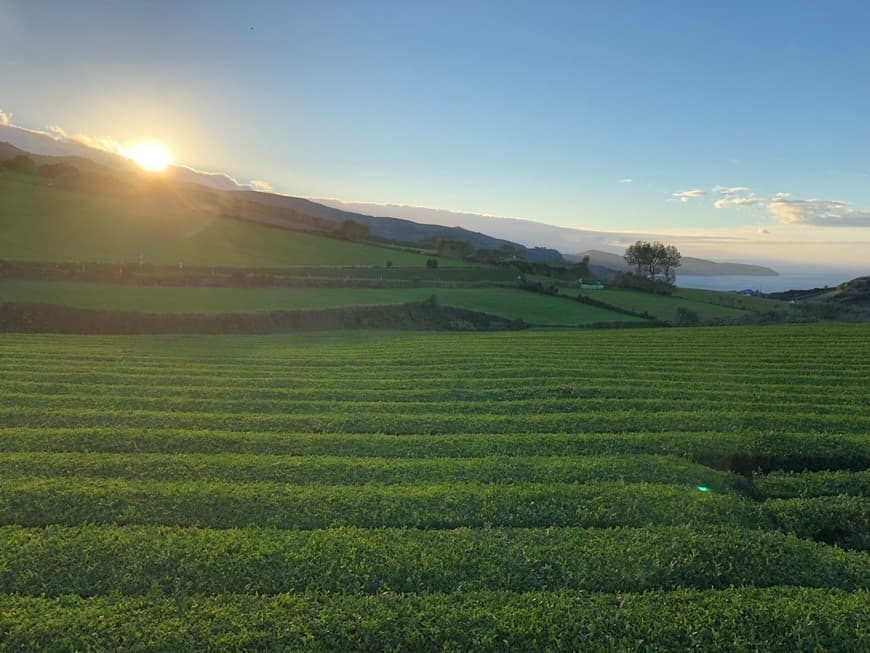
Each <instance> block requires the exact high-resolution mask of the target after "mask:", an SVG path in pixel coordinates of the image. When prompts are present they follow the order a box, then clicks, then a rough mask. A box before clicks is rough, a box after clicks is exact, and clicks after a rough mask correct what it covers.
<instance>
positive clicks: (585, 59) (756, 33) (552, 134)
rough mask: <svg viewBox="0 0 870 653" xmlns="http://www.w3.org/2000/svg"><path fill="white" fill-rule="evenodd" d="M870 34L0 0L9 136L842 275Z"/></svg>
mask: <svg viewBox="0 0 870 653" xmlns="http://www.w3.org/2000/svg"><path fill="white" fill-rule="evenodd" d="M867 25H870V3H867V2H865V1H858V2H837V1H833V2H824V3H823V2H818V1H814V2H802V1H799V0H794V1H782V2H777V1H775V0H766V1H764V2H759V1H758V0H753V1H752V2H743V1H741V0H735V1H732V2H727V3H725V2H722V3H713V2H701V3H699V2H688V1H686V2H669V1H667V0H662V1H657V2H648V1H638V2H631V1H619V0H610V1H602V2H564V3H557V2H522V3H515V2H490V3H485V2H470V1H466V2H451V1H439V2H431V3H426V2H376V1H372V2H351V1H348V2H329V1H326V0H323V1H320V2H254V1H251V0H248V1H247V2H190V1H184V0H182V1H176V0H173V1H164V0H151V1H147V2H146V1H136V0H128V1H125V2H122V3H119V2H110V1H104V2H93V1H89V0H77V1H76V2H67V1H64V2H51V1H49V0H28V1H22V2H19V1H16V0H0V122H2V121H8V122H9V124H15V125H18V126H22V127H27V128H31V129H48V128H50V127H55V128H56V127H59V128H61V129H62V130H63V132H62V133H65V134H83V135H86V136H88V137H90V138H94V139H108V140H112V141H117V142H130V141H134V140H142V139H155V140H158V141H160V142H163V143H165V144H166V145H167V146H168V147H169V148H170V149H171V150H172V153H173V155H174V158H175V160H176V161H178V162H179V163H183V164H185V165H189V166H192V167H195V168H198V169H205V170H217V171H222V172H226V173H228V174H230V175H232V176H233V177H235V178H237V179H240V180H244V181H249V180H252V179H254V180H258V181H262V182H265V183H267V184H268V185H269V186H270V187H271V188H273V189H275V190H276V191H278V192H282V193H287V194H292V195H300V196H306V197H330V198H338V199H343V200H349V201H362V202H373V203H391V204H408V205H415V206H426V207H433V208H442V209H452V210H460V211H466V212H475V213H483V214H488V215H498V216H508V217H517V218H526V219H532V220H537V221H539V222H545V223H548V224H553V225H559V226H570V227H580V228H588V229H605V230H616V231H632V232H654V233H664V234H668V233H670V234H685V233H694V234H715V235H720V236H723V237H727V236H734V237H737V238H741V239H745V240H746V241H747V242H749V241H751V242H752V247H753V248H754V249H753V251H755V252H760V254H759V255H758V256H756V257H755V258H756V259H757V258H759V257H760V258H763V257H764V253H765V247H767V245H766V243H770V245H769V248H770V249H769V254H770V256H771V257H772V258H777V257H779V258H782V257H783V256H785V255H787V251H786V250H787V248H788V247H793V248H795V249H794V251H795V252H798V251H805V250H806V249H807V247H809V246H810V244H812V243H817V244H820V245H823V246H824V247H825V248H827V249H825V250H824V251H825V252H826V256H827V257H828V258H830V257H831V256H840V257H841V258H842V260H843V261H848V262H850V263H852V264H857V263H861V262H862V261H867V260H870V256H867V255H866V254H867V253H868V252H870V120H868V116H870V84H868V83H867V80H868V79H870V39H868V38H867ZM55 133H61V132H55ZM789 243H791V245H789ZM784 248H785V249H784Z"/></svg>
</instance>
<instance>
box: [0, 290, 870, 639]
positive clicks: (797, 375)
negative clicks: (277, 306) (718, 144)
mask: <svg viewBox="0 0 870 653" xmlns="http://www.w3.org/2000/svg"><path fill="white" fill-rule="evenodd" d="M124 290H126V289H124V288H121V289H120V291H121V292H123V291H124ZM245 292H251V291H248V290H246V291H245ZM322 292H323V291H322V290H318V293H322ZM354 292H357V291H354ZM523 297H532V298H534V297H537V296H536V295H525V294H524V295H523ZM566 303H568V302H566ZM0 370H2V376H0V468H2V469H3V470H4V473H3V475H2V478H0V648H2V649H6V650H21V649H43V648H46V647H54V648H63V649H76V650H84V649H111V648H115V649H117V648H136V647H140V648H147V649H150V650H165V651H173V650H180V649H187V648H199V649H212V650H217V649H220V650H243V649H248V650H250V649H252V648H257V649H270V650H286V649H291V650H350V649H355V650H385V649H390V650H393V649H405V650H421V651H422V650H432V651H437V650H456V649H464V650H472V649H473V650H520V649H526V650H527V649H542V648H550V649H552V650H590V651H613V650H638V648H641V649H645V650H723V649H731V650H733V649H737V650H765V651H791V650H808V651H811V650H839V651H850V650H859V649H860V647H861V644H860V642H861V641H865V642H866V637H867V624H868V623H870V593H868V590H870V552H868V546H870V541H868V533H870V499H868V479H867V473H868V468H870V436H868V433H870V384H868V378H870V338H868V333H867V330H866V327H865V326H863V325H861V326H830V325H826V326H822V325H809V326H807V325H801V326H790V327H766V328H750V327H729V328H704V329H644V330H631V331H583V332H578V331H529V332H520V333H510V334H504V333H487V334H422V333H390V332H344V333H336V332H331V333H321V334H298V335H287V336H269V337H253V336H250V337H248V336H236V337H229V336H187V337H172V336H164V337H145V336H143V337H130V336H117V337H95V336H86V337H81V336H38V335H10V334H7V335H3V336H0Z"/></svg>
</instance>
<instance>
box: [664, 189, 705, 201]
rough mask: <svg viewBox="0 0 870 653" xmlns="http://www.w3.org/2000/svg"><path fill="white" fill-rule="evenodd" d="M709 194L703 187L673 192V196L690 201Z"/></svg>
mask: <svg viewBox="0 0 870 653" xmlns="http://www.w3.org/2000/svg"><path fill="white" fill-rule="evenodd" d="M706 194H707V191H705V190H703V189H701V188H693V189H692V190H683V191H680V192H678V193H671V196H672V197H675V198H677V199H678V200H680V201H681V202H688V201H689V200H692V199H697V198H699V197H704V195H706Z"/></svg>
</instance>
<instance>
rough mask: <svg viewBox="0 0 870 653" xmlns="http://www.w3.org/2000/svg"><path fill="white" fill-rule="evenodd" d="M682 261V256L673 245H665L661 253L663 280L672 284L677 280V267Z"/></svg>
mask: <svg viewBox="0 0 870 653" xmlns="http://www.w3.org/2000/svg"><path fill="white" fill-rule="evenodd" d="M682 262H683V256H682V254H680V250H678V249H677V248H676V247H674V246H673V245H668V246H667V247H665V249H664V252H663V254H662V270H663V271H664V273H665V281H667V282H668V283H670V284H673V283H674V282H675V281H676V280H677V268H678V267H680V265H681V264H682Z"/></svg>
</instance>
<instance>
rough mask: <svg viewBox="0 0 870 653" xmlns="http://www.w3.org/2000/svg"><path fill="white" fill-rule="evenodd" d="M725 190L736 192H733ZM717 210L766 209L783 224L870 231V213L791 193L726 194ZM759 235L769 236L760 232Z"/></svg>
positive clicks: (830, 201)
mask: <svg viewBox="0 0 870 653" xmlns="http://www.w3.org/2000/svg"><path fill="white" fill-rule="evenodd" d="M724 190H727V191H732V190H734V189H733V188H726V189H724ZM723 194H724V195H725V197H721V198H719V199H718V200H716V201H715V202H713V206H715V207H716V208H717V209H726V208H732V207H741V206H756V205H764V206H766V207H767V210H768V211H769V212H770V213H771V215H773V216H774V217H775V218H776V219H777V220H779V221H780V222H782V223H783V224H806V225H815V226H817V227H870V210H860V209H856V208H855V207H854V206H852V205H851V204H849V203H848V202H844V201H842V200H824V199H815V198H813V199H807V200H803V199H798V198H794V197H792V195H791V194H790V193H776V194H775V195H774V196H773V197H757V196H755V195H748V196H745V197H737V196H735V195H734V194H732V193H723ZM758 233H759V234H761V233H767V231H766V230H763V231H762V230H759V231H758Z"/></svg>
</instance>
